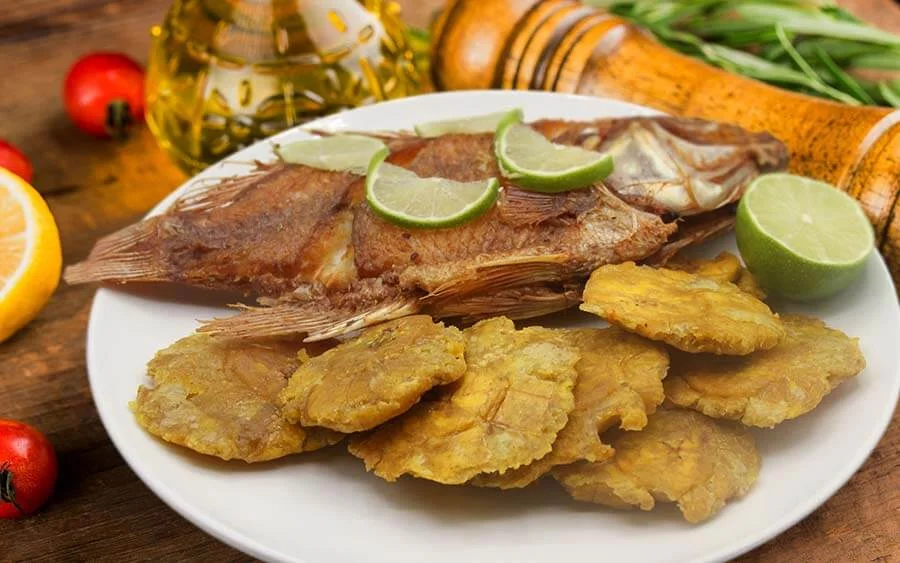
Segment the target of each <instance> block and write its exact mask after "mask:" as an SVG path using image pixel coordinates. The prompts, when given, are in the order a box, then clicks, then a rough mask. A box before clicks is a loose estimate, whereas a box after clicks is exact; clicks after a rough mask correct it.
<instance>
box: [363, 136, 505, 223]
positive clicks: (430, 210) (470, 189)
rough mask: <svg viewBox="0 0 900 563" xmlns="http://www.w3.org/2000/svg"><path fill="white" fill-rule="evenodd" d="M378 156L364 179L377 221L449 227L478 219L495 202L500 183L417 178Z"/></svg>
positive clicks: (368, 198)
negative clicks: (378, 219)
mask: <svg viewBox="0 0 900 563" xmlns="http://www.w3.org/2000/svg"><path fill="white" fill-rule="evenodd" d="M387 155H388V151H387V149H385V150H383V151H381V152H379V153H378V154H377V155H375V157H374V158H373V159H372V162H371V164H370V165H369V173H368V175H367V176H366V201H368V203H369V206H370V207H371V208H372V210H373V211H374V212H375V213H377V214H378V215H380V216H381V217H383V218H385V219H387V220H389V221H391V222H393V223H397V224H399V225H403V226H407V227H418V228H431V229H434V228H440V227H453V226H456V225H460V224H462V223H466V222H468V221H471V220H472V219H475V218H476V217H478V216H480V215H482V214H483V213H484V212H485V211H487V210H488V209H490V208H491V206H492V205H494V202H495V201H497V195H498V194H499V191H500V182H499V181H497V179H496V178H491V179H489V180H483V181H479V182H454V181H453V180H447V179H444V178H420V177H419V176H417V175H416V174H415V173H414V172H411V171H409V170H406V169H404V168H400V167H399V166H394V165H393V164H390V163H387V162H385V161H384V160H385V158H387Z"/></svg>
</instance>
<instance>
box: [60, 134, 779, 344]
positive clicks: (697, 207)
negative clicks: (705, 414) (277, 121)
mask: <svg viewBox="0 0 900 563" xmlns="http://www.w3.org/2000/svg"><path fill="white" fill-rule="evenodd" d="M532 126H533V127H534V128H535V129H536V130H538V131H540V132H541V133H543V134H544V135H546V136H547V137H548V138H551V139H553V140H554V141H556V142H561V143H566V144H570V145H578V146H583V147H585V148H589V149H592V150H593V149H597V150H601V151H609V152H614V153H616V154H617V155H618V156H619V157H621V158H619V159H618V160H617V162H618V163H619V164H617V166H616V169H615V170H614V171H613V174H612V175H611V176H610V177H609V178H608V181H605V182H604V183H603V184H598V185H595V186H592V187H591V188H590V189H586V190H578V191H577V192H570V193H565V194H535V193H534V192H529V191H526V190H521V189H519V188H517V187H516V186H515V185H512V184H510V182H509V181H508V180H505V184H506V185H504V190H503V194H502V195H501V197H500V200H499V202H498V204H497V205H496V206H494V208H493V209H491V210H490V211H489V212H487V213H485V214H484V215H483V216H481V217H480V218H478V219H477V220H475V221H472V222H470V223H467V224H465V225H461V226H459V227H456V228H453V229H403V228H400V227H398V226H397V225H394V224H392V223H389V222H387V221H385V220H383V219H382V218H380V217H378V216H376V215H375V214H373V213H372V211H371V210H370V209H369V208H368V205H367V204H366V203H365V197H364V195H365V193H364V192H365V189H364V183H363V182H362V178H361V177H360V176H358V175H355V174H351V173H348V172H333V171H324V170H316V169H313V168H310V167H307V166H302V165H297V164H290V163H284V162H275V163H270V164H261V165H259V167H258V169H257V170H256V171H254V172H251V173H249V174H246V175H244V176H240V177H236V178H229V179H223V180H222V181H221V182H220V183H219V184H216V185H205V186H201V185H197V186H196V187H192V188H191V189H190V190H189V192H187V193H185V194H184V195H183V196H182V197H181V198H179V199H178V200H177V201H176V202H175V203H174V204H173V206H172V207H171V208H170V209H168V210H167V211H165V212H164V213H163V214H161V215H157V216H155V217H152V218H149V219H147V220H146V221H143V222H141V223H137V224H135V225H132V226H131V227H128V228H126V229H123V230H122V231H119V232H117V233H114V234H112V235H110V236H108V237H104V238H103V239H102V240H100V241H98V243H97V244H96V245H95V247H94V249H93V250H92V251H91V254H90V256H89V257H88V258H87V260H85V261H84V262H82V263H80V264H75V265H72V266H70V267H68V268H67V269H66V272H65V279H66V280H67V282H68V283H89V282H98V281H108V282H114V283H136V282H173V283H183V284H188V285H194V286H199V287H204V288H215V289H224V290H230V291H235V290H237V291H241V292H244V293H246V294H249V295H253V297H255V298H256V299H257V300H258V301H259V303H260V305H262V306H261V307H258V308H252V309H245V310H244V311H242V313H241V314H240V315H237V316H235V317H233V318H226V319H214V320H212V321H210V322H209V323H207V324H206V325H204V327H203V328H202V329H201V330H202V331H208V332H211V333H218V334H226V335H228V336H231V337H240V338H247V337H260V336H272V335H284V334H304V335H306V336H307V338H308V339H309V340H318V339H326V338H331V337H334V336H339V335H342V334H346V333H349V332H352V331H354V330H357V329H359V328H363V327H366V326H371V325H373V324H376V323H378V322H383V321H385V320H389V319H393V318H398V317H399V316H403V315H410V314H416V313H427V314H430V315H432V316H435V317H441V318H444V317H452V318H460V317H462V318H467V319H469V318H485V317H490V316H496V315H500V314H504V315H514V316H515V317H516V318H528V317H534V316H538V315H543V314H546V313H548V312H552V311H556V310H562V309H565V308H567V307H568V306H570V305H572V300H571V299H569V297H568V293H569V289H568V287H569V286H572V285H578V286H581V285H582V284H583V282H584V280H585V278H586V277H587V276H588V274H589V273H590V271H591V270H593V269H594V268H596V267H597V266H599V265H602V264H606V263H619V262H623V261H626V260H635V261H639V260H646V259H650V258H651V257H655V258H653V259H654V260H655V263H661V262H664V261H665V260H666V259H667V258H668V257H670V256H671V255H672V253H674V252H676V251H677V250H678V249H680V248H683V247H685V246H688V245H690V244H694V243H696V242H697V241H699V240H702V239H704V238H706V237H709V236H712V235H713V234H715V233H718V232H721V231H723V230H725V229H728V228H730V227H731V225H732V224H733V212H732V210H731V208H733V207H734V202H735V201H737V200H738V199H739V197H740V196H741V194H742V193H743V192H744V189H745V188H746V186H747V185H748V184H749V182H750V181H751V180H752V179H753V178H755V177H756V176H758V175H759V174H760V173H762V172H765V171H768V170H772V169H780V168H784V165H785V164H786V162H787V151H786V149H785V146H784V145H783V144H782V143H780V142H779V141H778V140H777V139H774V138H772V137H771V136H769V135H765V134H758V133H751V132H749V131H744V130H742V129H739V128H737V127H734V126H729V125H725V124H718V123H713V122H705V121H699V120H691V119H684V118H667V117H659V118H656V117H635V118H615V119H599V120H592V121H585V122H566V121H561V120H543V121H541V122H536V123H533V124H532ZM380 137H382V138H383V139H384V141H385V143H386V144H387V145H388V147H389V148H390V149H391V155H390V157H389V158H390V159H391V162H393V163H395V164H398V165H400V166H403V167H405V168H408V169H409V170H412V171H414V172H416V173H417V174H419V175H420V176H423V177H429V176H437V177H444V178H448V179H452V180H458V181H468V180H481V179H485V178H488V177H499V171H498V168H497V162H496V158H495V155H494V151H493V146H492V143H493V135H492V134H485V135H443V136H440V137H436V138H430V139H422V138H418V137H412V136H409V135H406V136H404V135H402V134H401V135H380ZM626 164H627V165H626ZM273 201H278V202H280V204H279V205H278V206H275V207H273V206H272V202H273ZM685 216H690V217H688V219H690V221H684V222H681V223H679V224H676V223H675V222H674V221H673V219H674V218H675V217H685ZM707 219H708V220H707ZM673 235H674V240H673ZM485 269H489V270H491V271H492V272H493V275H491V276H488V275H484V270H485ZM564 287H565V288H566V289H562V288H564ZM520 288H521V289H522V290H523V294H524V295H525V296H527V297H528V298H527V299H522V300H521V301H520V302H519V303H518V304H517V305H516V306H515V307H510V306H509V300H508V299H507V298H506V297H507V295H508V293H505V292H508V291H510V290H513V289H520ZM553 290H556V295H551V294H550V292H551V291H553ZM500 293H504V295H498V294H500ZM495 296H496V298H494V297H495ZM432 297H434V299H432ZM466 306H471V307H472V308H473V309H478V312H476V311H474V310H464V307H466Z"/></svg>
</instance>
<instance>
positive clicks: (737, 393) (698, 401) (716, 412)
mask: <svg viewBox="0 0 900 563" xmlns="http://www.w3.org/2000/svg"><path fill="white" fill-rule="evenodd" d="M782 322H783V323H784V327H785V330H786V331H787V336H786V337H785V339H784V341H783V342H782V343H781V344H779V345H778V346H776V347H775V348H772V349H771V350H766V351H764V352H757V353H756V354H751V355H750V356H744V357H721V356H708V355H697V354H682V353H676V354H673V358H672V374H671V376H670V377H669V378H668V379H667V380H666V385H665V388H666V395H667V396H668V398H669V399H670V400H671V401H672V402H673V403H675V404H677V405H680V406H683V407H688V408H692V409H695V410H698V411H700V412H702V413H703V414H706V415H709V416H712V417H716V418H728V419H733V420H739V421H741V422H742V423H743V424H746V425H748V426H761V427H769V428H771V427H773V426H775V425H776V424H778V423H779V422H782V421H784V420H788V419H791V418H796V417H798V416H800V415H802V414H804V413H807V412H809V411H811V410H813V409H814V408H816V406H817V405H818V404H819V402H820V401H821V400H822V399H823V398H824V397H825V396H826V395H827V394H828V393H830V392H831V391H832V390H833V389H834V388H836V387H837V386H838V385H840V384H841V383H842V382H843V381H845V380H846V379H849V378H851V377H854V376H855V375H857V374H858V373H859V372H860V371H862V370H863V368H864V367H865V365H866V361H865V359H864V358H863V356H862V353H861V352H860V349H859V342H858V339H856V338H850V337H849V336H847V335H846V334H844V333H842V332H840V331H838V330H834V329H830V328H828V327H826V326H825V323H823V322H822V321H820V320H818V319H813V318H810V317H804V316H800V315H785V316H784V317H783V318H782Z"/></svg>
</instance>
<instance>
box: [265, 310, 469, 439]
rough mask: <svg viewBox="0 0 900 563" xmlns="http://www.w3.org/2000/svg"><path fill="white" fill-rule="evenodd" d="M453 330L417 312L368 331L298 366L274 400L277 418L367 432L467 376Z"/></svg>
mask: <svg viewBox="0 0 900 563" xmlns="http://www.w3.org/2000/svg"><path fill="white" fill-rule="evenodd" d="M464 350H465V345H464V343H463V337H462V334H461V333H460V331H459V329H457V328H455V327H445V326H444V325H443V324H437V323H434V322H433V321H432V320H431V317H428V316H426V315H416V316H411V317H404V318H402V319H398V320H395V321H390V322H387V323H383V324H380V325H377V326H375V327H372V328H370V329H367V330H366V331H364V332H363V333H362V334H361V335H360V336H359V337H357V338H354V339H352V340H349V341H347V342H344V343H342V344H340V345H338V346H336V347H334V348H332V349H331V350H328V351H327V352H325V353H324V354H322V355H321V356H317V357H315V358H312V359H309V360H307V361H305V362H303V363H302V365H300V367H299V368H298V369H297V371H296V372H294V374H293V376H292V377H291V379H290V382H289V383H288V385H287V387H286V388H285V389H284V390H283V391H282V392H281V394H280V395H279V398H278V400H279V404H280V405H281V409H282V412H283V413H284V416H285V417H286V418H287V419H288V420H290V421H292V422H295V423H299V424H303V425H304V426H322V427H324V428H330V429H332V430H337V431H339V432H347V433H350V432H361V431H363V430H370V429H372V428H374V427H376V426H378V425H379V424H382V423H383V422H387V421H388V420H390V419H392V418H394V417H395V416H398V415H400V414H402V413H404V412H406V411H407V410H409V408H410V407H411V406H413V405H414V404H415V403H417V402H418V401H419V399H420V398H421V397H422V395H423V394H424V393H425V392H427V391H428V390H429V389H431V388H432V387H435V386H438V385H446V384H447V383H452V382H453V381H456V380H457V379H459V378H460V377H462V375H463V374H464V373H465V371H466V362H465V359H464V357H463V354H464Z"/></svg>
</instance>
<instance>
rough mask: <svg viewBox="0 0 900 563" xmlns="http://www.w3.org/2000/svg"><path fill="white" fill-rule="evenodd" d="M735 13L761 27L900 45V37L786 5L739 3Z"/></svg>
mask: <svg viewBox="0 0 900 563" xmlns="http://www.w3.org/2000/svg"><path fill="white" fill-rule="evenodd" d="M735 4H737V5H736V6H735V8H734V11H735V13H737V14H739V15H740V16H742V17H744V18H747V19H748V20H750V21H754V22H756V23H759V24H768V25H776V24H777V25H781V26H782V27H783V28H784V29H785V30H786V31H792V32H794V33H802V34H805V35H815V36H818V37H832V38H836V39H849V40H854V41H862V42H864V43H878V44H883V45H900V36H897V35H894V34H893V33H889V32H887V31H882V30H880V29H876V28H874V27H869V26H867V25H864V24H859V23H854V22H848V21H841V20H836V19H833V18H831V17H829V16H828V15H826V14H824V13H822V12H817V11H814V10H800V9H792V8H788V7H783V6H776V5H771V4H765V5H764V4H757V3H746V4H744V3H738V2H735Z"/></svg>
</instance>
